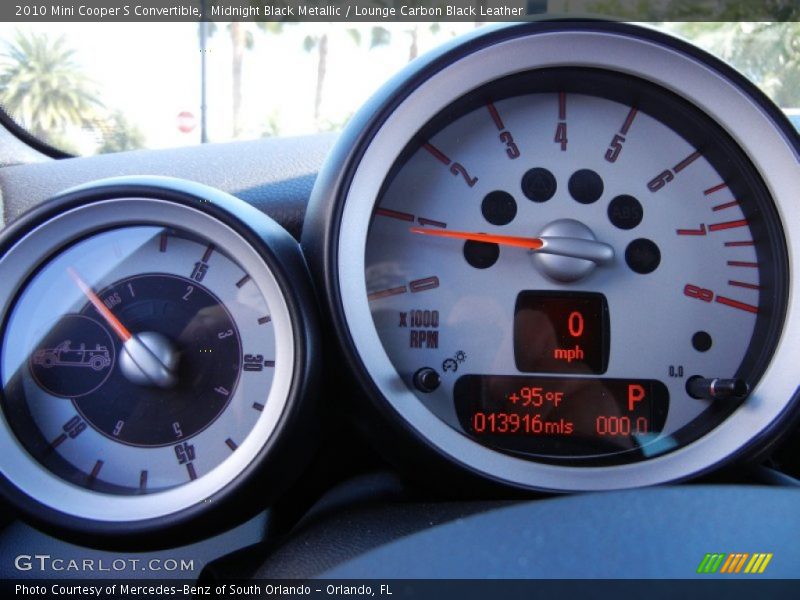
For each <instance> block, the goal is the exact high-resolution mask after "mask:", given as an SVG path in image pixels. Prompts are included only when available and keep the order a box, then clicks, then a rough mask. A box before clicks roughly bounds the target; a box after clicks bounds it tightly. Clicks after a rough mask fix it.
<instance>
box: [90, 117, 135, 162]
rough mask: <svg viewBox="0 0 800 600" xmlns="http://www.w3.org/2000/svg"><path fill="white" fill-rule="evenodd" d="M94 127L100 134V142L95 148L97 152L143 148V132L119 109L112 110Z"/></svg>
mask: <svg viewBox="0 0 800 600" xmlns="http://www.w3.org/2000/svg"><path fill="white" fill-rule="evenodd" d="M96 128H97V129H98V130H99V131H100V134H101V136H102V142H101V143H100V146H99V147H98V148H97V153H98V154H106V153H109V152H124V151H126V150H138V149H140V148H144V134H143V133H142V131H141V129H139V128H138V127H137V126H135V125H134V124H132V123H131V122H130V121H128V119H126V118H125V115H123V114H122V113H121V112H120V111H114V112H113V113H112V114H111V116H109V117H108V118H107V119H105V120H104V121H103V122H102V123H98V124H97V126H96Z"/></svg>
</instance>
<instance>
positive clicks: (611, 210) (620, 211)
mask: <svg viewBox="0 0 800 600" xmlns="http://www.w3.org/2000/svg"><path fill="white" fill-rule="evenodd" d="M643 216H644V211H643V210H642V205H641V204H640V203H639V201H638V200H637V199H636V198H634V197H633V196H628V195H626V194H622V195H621V196H617V197H616V198H614V199H613V200H612V201H611V202H610V203H609V205H608V219H609V220H610V221H611V224H612V225H614V226H615V227H619V228H620V229H633V228H634V227H636V226H637V225H638V224H639V223H641V222H642V217H643Z"/></svg>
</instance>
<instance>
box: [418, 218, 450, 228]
mask: <svg viewBox="0 0 800 600" xmlns="http://www.w3.org/2000/svg"><path fill="white" fill-rule="evenodd" d="M417 222H418V223H419V224H420V225H430V226H431V227H441V228H442V229H447V223H444V222H443V221H434V220H433V219H426V218H425V217H417Z"/></svg>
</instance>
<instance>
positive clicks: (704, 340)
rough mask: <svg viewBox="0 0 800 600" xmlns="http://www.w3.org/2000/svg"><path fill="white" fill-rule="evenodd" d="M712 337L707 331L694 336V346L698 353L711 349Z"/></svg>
mask: <svg viewBox="0 0 800 600" xmlns="http://www.w3.org/2000/svg"><path fill="white" fill-rule="evenodd" d="M712 343H713V342H712V340H711V336H710V335H708V333H706V332H705V331H698V332H697V333H695V334H694V335H693V336H692V346H694V349H695V350H697V351H698V352H707V351H708V350H710V349H711V344H712Z"/></svg>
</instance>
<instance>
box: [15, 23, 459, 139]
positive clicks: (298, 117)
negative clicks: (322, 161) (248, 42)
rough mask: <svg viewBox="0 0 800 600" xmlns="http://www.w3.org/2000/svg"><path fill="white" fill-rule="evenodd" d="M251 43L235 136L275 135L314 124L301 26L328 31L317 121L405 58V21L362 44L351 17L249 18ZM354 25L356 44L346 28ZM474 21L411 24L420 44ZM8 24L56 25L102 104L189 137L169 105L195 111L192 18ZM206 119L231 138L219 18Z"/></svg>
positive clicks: (156, 131) (212, 133)
mask: <svg viewBox="0 0 800 600" xmlns="http://www.w3.org/2000/svg"><path fill="white" fill-rule="evenodd" d="M246 26H248V27H250V28H251V30H252V32H253V40H254V44H253V49H252V50H251V51H248V52H247V53H246V55H245V60H244V76H243V81H244V87H243V97H244V106H243V117H244V125H245V131H244V133H243V135H242V136H241V137H242V138H243V139H253V138H258V137H261V135H262V134H263V132H264V131H265V130H271V127H270V124H271V123H275V122H277V123H278V124H279V133H280V134H281V135H300V134H306V133H312V132H315V131H317V130H318V123H315V121H314V118H313V115H314V96H315V87H316V73H317V54H316V52H314V51H312V52H306V51H305V50H304V48H303V41H304V39H305V37H306V36H308V35H312V36H319V35H321V34H323V33H327V34H328V36H329V60H328V70H327V75H326V83H325V87H324V91H323V103H322V109H321V118H320V120H319V121H320V123H319V125H321V126H322V127H325V126H328V124H331V125H333V124H337V123H339V124H340V123H341V122H343V121H344V120H346V119H347V117H348V116H349V115H350V114H352V112H353V110H355V109H356V108H357V107H358V106H360V105H361V104H363V103H364V102H365V101H366V100H367V99H368V98H369V96H370V95H371V94H372V93H373V92H374V91H375V90H377V89H378V88H379V87H380V85H381V84H382V83H384V82H385V81H386V80H387V79H388V78H389V77H390V76H391V75H392V74H394V73H395V72H397V71H398V70H400V69H401V68H402V67H403V66H404V65H405V64H406V62H407V60H408V48H409V43H410V41H411V36H410V35H409V33H408V32H407V30H408V28H409V27H410V26H411V24H407V23H398V24H390V25H389V26H388V27H387V28H388V29H390V30H391V33H392V36H391V43H390V44H389V45H388V46H383V47H376V48H374V49H371V50H370V49H369V41H370V26H369V25H368V24H364V25H355V26H354V25H353V24H347V25H345V24H325V23H303V24H295V25H293V24H289V25H286V26H285V27H284V30H283V32H282V33H280V34H277V35H276V34H265V33H264V32H262V31H260V30H258V29H257V28H255V27H254V26H253V25H252V24H249V23H248V24H246ZM353 27H355V28H357V29H358V30H359V31H360V33H361V38H362V41H361V45H360V46H359V45H357V44H356V43H355V41H354V40H353V37H352V36H351V35H350V34H349V33H348V32H347V31H346V29H347V28H353ZM472 28H474V25H473V24H471V23H452V24H446V25H445V26H444V29H442V30H441V31H439V32H438V33H437V34H433V33H432V32H431V31H430V30H429V28H428V27H427V26H426V25H425V24H421V25H420V28H419V34H420V52H424V51H425V50H427V49H429V48H431V47H434V46H436V45H438V44H439V43H441V42H443V41H445V40H446V39H449V38H450V37H452V35H454V34H457V33H461V32H463V31H467V30H470V29H472ZM16 29H20V30H22V31H27V30H31V29H35V30H38V31H43V32H46V33H47V34H48V35H52V36H54V37H57V36H59V35H64V36H65V37H66V38H67V41H68V45H69V46H70V47H72V48H74V49H75V50H76V54H75V59H76V61H77V62H78V63H79V64H80V65H81V66H82V68H83V69H84V71H85V73H86V74H87V75H88V76H89V77H90V78H91V79H92V80H93V81H94V82H96V83H97V86H98V88H99V89H100V98H101V100H102V102H103V103H104V104H105V106H106V107H108V108H115V109H120V110H122V112H123V113H124V114H125V115H126V117H127V118H128V119H129V120H130V121H132V122H133V123H135V124H136V125H138V126H139V127H140V128H141V129H142V131H143V132H144V134H145V136H146V143H147V146H148V147H151V148H160V147H171V146H181V145H188V144H195V143H198V142H199V139H200V128H199V126H198V127H196V129H195V130H194V131H192V132H190V133H182V132H180V131H179V130H178V118H177V115H178V114H179V113H180V112H182V111H189V112H191V113H192V114H194V115H196V116H197V117H198V121H199V114H200V48H199V41H198V39H199V38H198V25H197V24H196V23H134V24H131V23H35V24H31V25H26V24H21V25H20V24H11V23H0V39H6V40H9V39H12V38H13V35H14V32H15V30H16ZM206 57H207V69H208V77H207V81H208V87H207V89H208V114H209V119H208V124H209V138H210V140H211V141H226V140H229V139H231V128H232V123H231V110H232V109H231V107H232V93H231V62H232V56H231V41H230V35H229V33H228V30H227V24H224V23H218V24H217V29H216V32H215V33H214V35H212V36H211V37H210V39H209V42H208V51H207V53H206Z"/></svg>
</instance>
